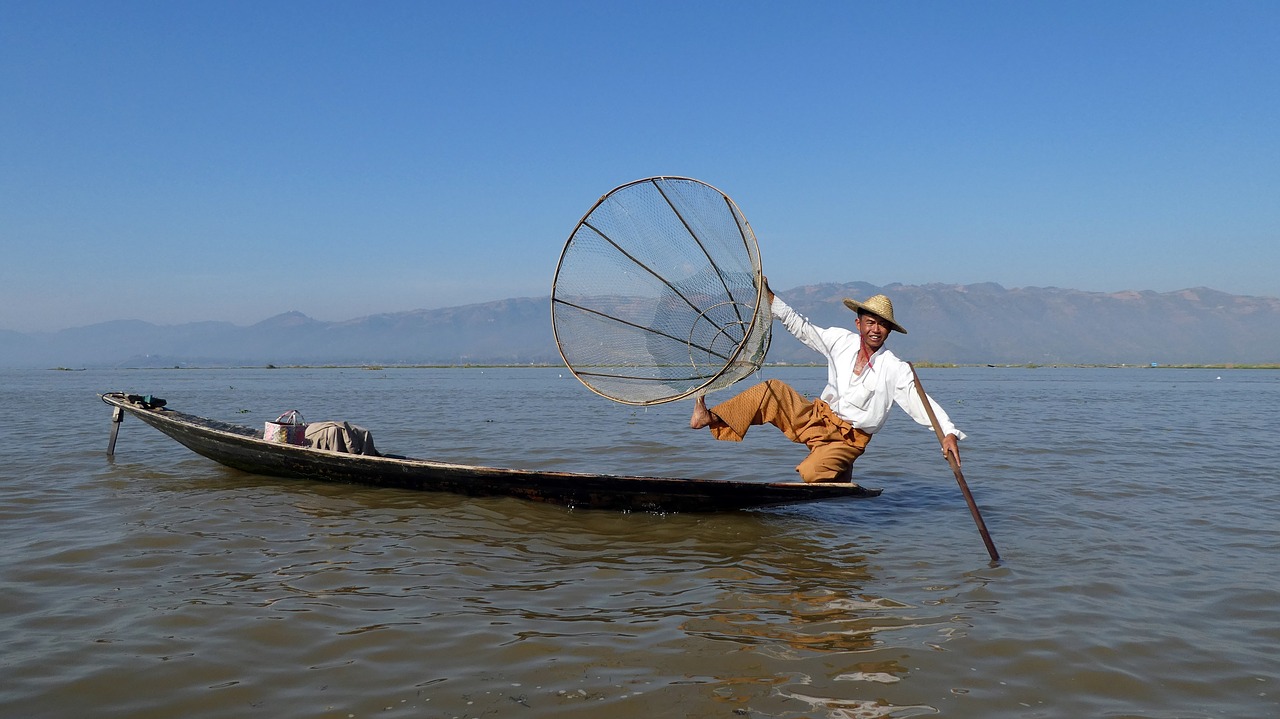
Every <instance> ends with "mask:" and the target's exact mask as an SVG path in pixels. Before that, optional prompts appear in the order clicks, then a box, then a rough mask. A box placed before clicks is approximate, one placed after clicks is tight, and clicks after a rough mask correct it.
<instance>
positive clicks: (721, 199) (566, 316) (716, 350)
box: [551, 177, 772, 405]
mask: <svg viewBox="0 0 1280 719" xmlns="http://www.w3.org/2000/svg"><path fill="white" fill-rule="evenodd" d="M761 285H762V276H761V271H760V251H759V248H758V246H757V244H756V238H755V235H754V234H753V233H752V231H751V226H750V225H748V224H747V220H746V218H745V217H743V215H742V212H741V211H740V210H739V209H738V207H737V205H735V204H734V203H733V201H732V200H730V199H729V198H728V196H726V195H725V194H724V193H722V192H720V191H719V190H717V189H715V188H714V187H711V186H710V185H707V184H705V183H703V182H699V181H698V180H693V179H689V178H681V177H652V178H648V179H644V180H638V181H636V182H632V183H628V184H626V185H622V186H621V187H618V188H616V189H614V190H612V191H611V192H609V193H608V194H607V195H605V196H604V197H602V198H600V201H599V202H597V203H596V205H595V206H594V207H593V208H592V209H591V210H590V211H589V212H588V213H587V215H586V216H585V217H583V218H582V220H581V221H580V222H579V223H578V226H577V227H576V228H575V229H574V231H573V234H572V235H570V237H569V240H568V242H567V243H566V244H565V247H564V251H563V252H562V253H561V256H560V264H559V266H558V267H557V268H556V277H555V283H554V287H553V289H552V295H551V315H552V324H553V326H554V330H555V336H556V344H557V345H558V347H559V349H560V354H561V356H562V357H563V358H564V361H565V364H566V365H567V366H568V367H569V369H570V370H572V371H573V373H574V375H575V376H577V378H578V379H579V380H581V381H582V383H583V384H585V385H586V386H587V387H588V388H590V389H591V390H592V391H594V392H596V393H597V394H600V395H602V396H604V397H607V398H609V399H612V400H615V401H617V402H622V403H625V404H635V405H648V404H658V403H662V402H670V401H673V400H677V399H681V398H683V397H688V396H690V395H692V394H694V393H698V392H703V393H705V392H710V391H713V390H716V389H721V388H723V387H727V386H728V385H730V384H733V383H734V382H737V381H739V380H741V379H744V378H746V377H748V376H749V375H751V374H752V373H754V372H756V371H757V370H759V369H760V365H761V363H763V362H764V356H765V353H766V352H767V351H768V349H769V338H770V327H771V324H772V317H771V315H770V313H769V304H768V302H766V301H764V300H763V299H762V298H761V295H760V287H761Z"/></svg>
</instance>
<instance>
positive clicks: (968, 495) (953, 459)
mask: <svg viewBox="0 0 1280 719" xmlns="http://www.w3.org/2000/svg"><path fill="white" fill-rule="evenodd" d="M907 366H908V367H910V368H911V377H912V379H914V380H915V381H916V393H918V394H919V395H920V401H921V402H922V403H924V411H925V412H927V413H928V414H929V421H930V422H931V423H932V424H933V432H934V434H936V435H938V442H939V443H940V444H942V452H943V455H944V456H945V457H946V458H947V464H950V465H951V472H952V473H953V474H955V476H956V483H957V484H959V485H960V492H961V493H962V494H964V501H966V502H968V503H969V513H970V514H972V515H973V521H974V522H975V523H976V524H977V525H978V534H981V535H982V541H983V543H984V544H986V545H987V554H990V555H991V561H993V562H998V561H1000V553H999V552H997V551H996V545H995V543H994V542H992V541H991V533H990V532H988V531H987V523H986V522H984V521H982V512H979V511H978V503H977V502H975V501H973V493H972V492H970V491H969V485H968V483H966V482H965V481H964V474H963V473H961V472H960V458H959V457H957V456H955V455H953V454H952V453H950V452H948V451H947V446H946V444H945V441H946V435H944V434H942V425H940V424H938V416H937V415H936V414H934V412H933V405H932V404H930V403H929V395H927V394H925V392H924V387H923V386H922V385H921V384H920V376H919V375H917V374H916V368H915V365H913V364H911V363H910V362H908V363H907Z"/></svg>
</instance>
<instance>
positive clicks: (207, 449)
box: [101, 392, 880, 512]
mask: <svg viewBox="0 0 1280 719" xmlns="http://www.w3.org/2000/svg"><path fill="white" fill-rule="evenodd" d="M101 396H102V400H103V401H104V402H106V403H107V404H109V405H112V406H113V407H118V408H120V409H121V410H123V411H124V412H126V413H128V414H130V415H132V416H134V417H137V418H138V419H140V420H142V421H143V422H145V423H146V424H149V425H151V426H152V427H154V428H156V429H157V430H159V431H160V432H162V433H164V434H165V435H167V436H169V437H170V438H172V439H173V440H175V441H177V442H178V443H179V444H182V445H183V446H185V447H187V448H188V449H190V450H191V451H193V452H195V453H196V454H199V455H201V456H203V457H207V458H208V459H211V460H213V461H215V462H218V463H219V464H223V465H225V466H227V467H231V468H234V469H238V470H241V471H244V472H249V473H252V474H260V475H266V476H272V477H288V478H297V479H309V480H318V481H328V482H344V483H350V484H365V485H374V486H380V487H394V488H399V489H412V490H421V491H434V492H451V493H455V494H463V495H470V496H508V497H518V498H521V499H527V500H533V501H540V502H551V503H555V504H561V505H565V506H569V507H575V508H597V509H614V510H633V511H646V512H707V511H722V510H735V509H746V508H750V507H763V506H775V505H784V504H794V503H798V502H812V501H818V500H830V499H838V498H868V497H875V496H878V495H879V494H880V490H879V489H872V488H867V487H862V486H860V485H858V484H853V483H818V484H806V483H803V482H748V481H735V480H716V479H683V478H674V477H643V476H626V475H610V474H587V473H579V472H547V471H539V470H523V469H506V468H499V467H480V466H473V465H461V464H452V463H448V462H437V461H432V460H425V459H413V458H406V457H398V456H366V455H358V454H346V453H342V452H333V451H328V450H320V449H312V448H310V447H304V446H298V445H289V444H278V443H275V442H268V441H266V440H264V439H262V433H261V432H260V431H258V430H255V429H253V428H250V427H244V426H240V425H233V424H227V423H224V422H218V421H216V420H210V419H205V418H203V417H197V416H195V415H190V414H185V413H182V412H177V411H174V410H171V409H167V408H163V407H160V408H155V407H149V406H146V405H144V404H143V403H142V402H138V401H132V400H131V399H130V398H131V397H136V396H137V395H127V394H124V393H120V392H111V393H107V394H104V395H101Z"/></svg>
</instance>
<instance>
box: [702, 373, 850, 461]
mask: <svg viewBox="0 0 1280 719" xmlns="http://www.w3.org/2000/svg"><path fill="white" fill-rule="evenodd" d="M711 414H712V415H713V419H712V421H711V425H710V429H711V435H712V436H713V437H715V438H716V439H720V440H727V441H730V442H741V441H742V439H743V437H745V436H746V434H747V430H748V429H749V428H750V427H751V426H752V425H756V424H771V425H773V426H775V427H777V428H778V429H780V430H782V433H783V434H784V435H786V436H787V438H788V439H790V440H791V441H792V442H798V443H800V444H803V445H805V446H806V447H808V448H809V456H808V457H806V458H805V459H804V461H803V462H801V463H800V464H798V465H796V471H797V472H799V473H800V478H801V479H803V480H804V481H806V482H849V481H851V480H852V477H853V460H855V459H857V458H858V457H859V456H861V455H862V453H863V452H864V451H865V450H866V448H867V443H868V442H870V441H871V435H870V434H868V433H867V432H864V431H862V430H860V429H857V428H855V427H852V426H850V425H849V423H848V422H846V421H844V420H843V419H841V418H840V417H838V416H836V413H835V412H832V411H831V407H830V406H829V405H827V403H826V402H824V401H822V400H820V399H814V400H810V399H805V397H804V396H803V395H801V394H800V393H799V392H797V391H795V390H794V389H792V388H791V386H790V385H788V384H787V383H785V382H782V381H780V380H776V379H771V380H766V381H764V382H761V383H760V384H758V385H755V386H754V387H751V388H749V389H747V390H746V391H744V392H742V393H741V394H739V395H736V396H734V397H731V398H729V399H727V400H725V401H724V402H721V403H720V404H718V405H716V406H715V407H712V408H711Z"/></svg>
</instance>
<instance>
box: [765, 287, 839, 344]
mask: <svg viewBox="0 0 1280 719" xmlns="http://www.w3.org/2000/svg"><path fill="white" fill-rule="evenodd" d="M769 309H770V310H771V311H772V312H773V316H774V318H776V319H777V320H778V321H779V322H781V323H782V326H783V327H786V328H787V331H788V332H790V333H791V334H792V335H794V336H795V338H796V339H798V340H800V341H801V342H802V343H804V345H805V346H806V347H808V348H809V349H812V350H816V351H818V352H821V353H822V354H823V355H826V356H828V357H829V356H830V355H831V350H830V348H829V347H828V345H827V342H826V340H825V339H824V337H823V332H824V331H825V330H824V328H822V327H818V326H816V325H814V324H813V323H812V322H810V321H809V320H808V319H807V318H806V317H805V316H804V315H801V314H800V313H799V312H796V311H795V310H793V309H791V306H790V305H788V304H787V303H786V302H783V301H782V298H780V297H778V296H777V295H774V296H773V304H771V305H769Z"/></svg>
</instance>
